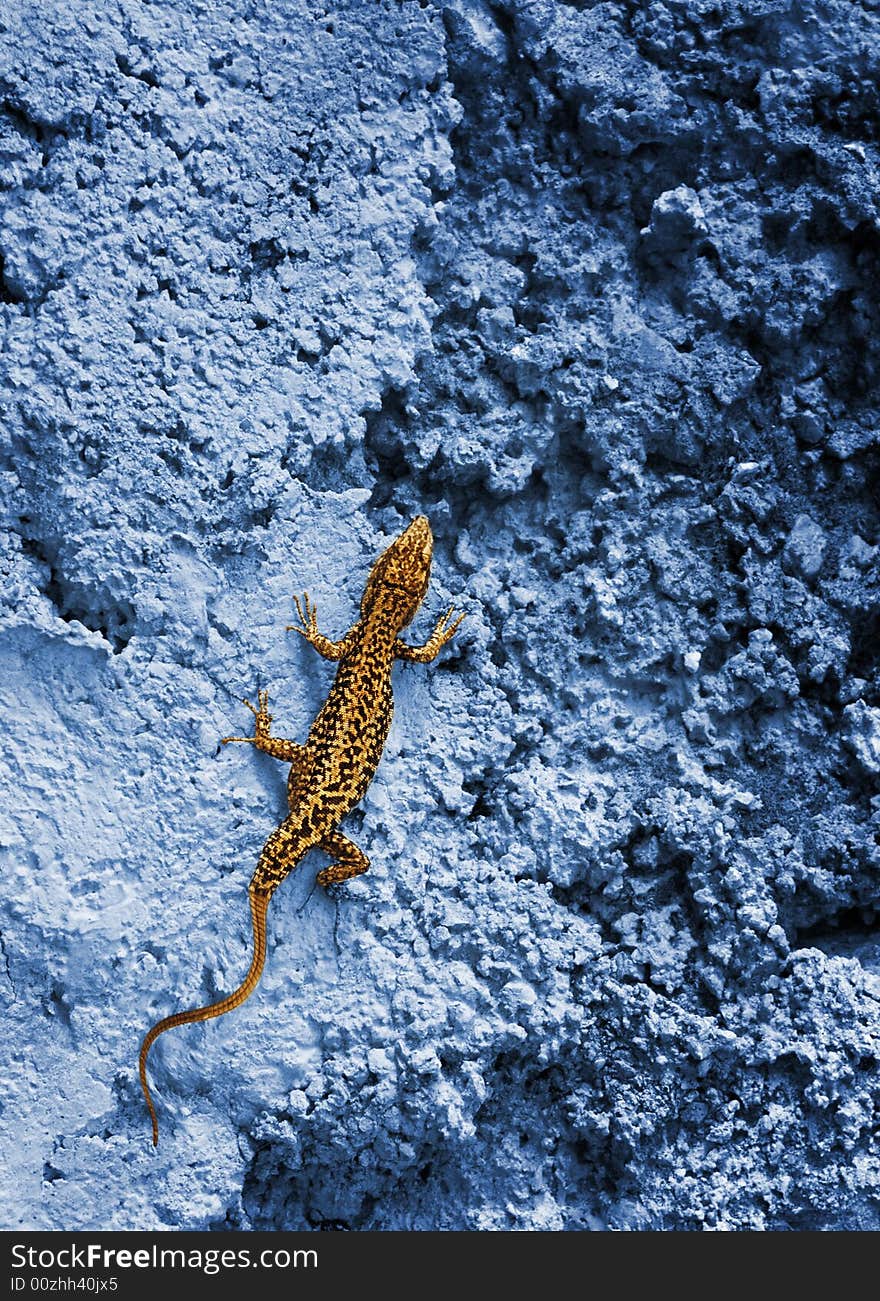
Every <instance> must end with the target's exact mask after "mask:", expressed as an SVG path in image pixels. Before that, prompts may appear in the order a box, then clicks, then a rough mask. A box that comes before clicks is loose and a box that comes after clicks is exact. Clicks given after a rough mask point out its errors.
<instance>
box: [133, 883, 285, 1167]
mask: <svg viewBox="0 0 880 1301" xmlns="http://www.w3.org/2000/svg"><path fill="white" fill-rule="evenodd" d="M248 897H249V899H250V904H251V919H252V922H253V930H254V949H253V956H252V957H251V965H250V968H249V970H248V973H247V975H246V976H245V978H244V980H243V981H242V983H241V984H240V985H239V987H238V989H236V990H235V991H234V993H232V994H230V995H229V996H228V997H227V998H222V999H220V1001H219V1002H217V1003H211V1004H209V1005H208V1006H207V1007H196V1008H192V1009H191V1010H190V1011H187V1012H174V1013H173V1014H172V1015H171V1016H166V1017H165V1018H164V1019H163V1020H161V1021H157V1022H156V1024H155V1025H154V1026H153V1028H152V1029H151V1030H149V1031H148V1032H147V1034H146V1035H145V1036H144V1041H143V1043H142V1044H141V1052H140V1057H139V1059H138V1072H139V1074H140V1079H141V1088H142V1089H143V1092H144V1098H145V1099H146V1103H147V1110H148V1111H149V1113H150V1122H151V1124H152V1126H153V1147H157V1146H158V1143H159V1122H158V1120H157V1119H156V1108H155V1107H154V1106H153V1099H152V1097H151V1096H150V1086H149V1084H148V1082H147V1058H148V1056H149V1053H150V1049H151V1048H152V1046H153V1044H154V1043H155V1042H156V1040H157V1039H158V1038H159V1035H160V1034H164V1033H165V1031H166V1030H171V1029H172V1028H173V1027H174V1026H176V1025H189V1024H190V1023H191V1022H193V1021H210V1020H211V1019H212V1017H215V1016H223V1014H224V1013H225V1012H231V1011H232V1010H233V1008H236V1007H241V1005H242V1003H243V1002H244V1001H245V999H247V998H249V997H250V995H251V994H252V993H253V992H254V990H255V989H256V987H257V984H258V983H259V979H260V976H261V975H262V973H263V966H264V964H265V961H266V910H267V909H268V907H269V899H270V898H271V892H269V891H258V890H254V889H250V890H249V891H248Z"/></svg>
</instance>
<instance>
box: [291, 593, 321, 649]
mask: <svg viewBox="0 0 880 1301" xmlns="http://www.w3.org/2000/svg"><path fill="white" fill-rule="evenodd" d="M293 603H294V605H295V606H296V612H297V614H298V615H299V623H289V624H288V625H287V631H288V632H298V633H299V634H300V636H302V637H305V639H306V641H314V639H315V638H316V637H317V636H318V607H317V605H315V603H314V601H313V600H312V599H311V598H310V596H309V594H308V592H303V599H302V605H301V604H300V600H299V597H298V596H294V598H293ZM303 607H305V608H303Z"/></svg>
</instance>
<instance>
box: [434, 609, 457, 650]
mask: <svg viewBox="0 0 880 1301" xmlns="http://www.w3.org/2000/svg"><path fill="white" fill-rule="evenodd" d="M454 614H455V606H454V605H450V607H449V609H448V610H447V611H446V613H445V614H443V615H441V616H440V618H439V619H438V620H437V627H436V628H435V629H434V636H435V637H437V638H438V639H439V641H440V645H441V646H445V645H446V643H447V642H448V641H449V639H450V637H452V636H453V635H454V634H455V630H456V629H457V628H458V627H459V625H460V624H461V622H462V620H463V619H464V614H460V615H459V616H458V618H457V619H456V620H455V623H450V622H449V620H450V619H451V618H452V616H453V615H454Z"/></svg>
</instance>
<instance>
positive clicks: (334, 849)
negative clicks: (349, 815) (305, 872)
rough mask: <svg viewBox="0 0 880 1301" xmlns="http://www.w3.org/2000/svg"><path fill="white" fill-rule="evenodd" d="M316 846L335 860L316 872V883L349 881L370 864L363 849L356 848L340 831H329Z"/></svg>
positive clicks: (360, 873) (331, 883) (359, 874)
mask: <svg viewBox="0 0 880 1301" xmlns="http://www.w3.org/2000/svg"><path fill="white" fill-rule="evenodd" d="M318 848H319V849H323V851H324V853H325V854H329V855H330V857H331V858H333V859H335V860H336V861H335V862H333V863H330V864H329V866H328V867H325V868H323V869H322V870H321V871H320V872H319V873H318V875H317V876H316V877H315V884H316V885H321V886H324V887H326V886H328V885H340V884H341V883H342V882H343V881H350V880H351V878H352V877H353V876H361V875H362V874H363V873H364V872H366V871H367V869H368V868H369V866H370V860H369V859H368V858H367V856H366V854H365V853H364V852H363V850H362V849H358V847H357V845H356V844H355V843H354V841H353V840H349V838H348V836H343V834H342V832H341V831H331V832H329V834H328V835H326V836H324V838H323V840H321V842H320V844H319V846H318Z"/></svg>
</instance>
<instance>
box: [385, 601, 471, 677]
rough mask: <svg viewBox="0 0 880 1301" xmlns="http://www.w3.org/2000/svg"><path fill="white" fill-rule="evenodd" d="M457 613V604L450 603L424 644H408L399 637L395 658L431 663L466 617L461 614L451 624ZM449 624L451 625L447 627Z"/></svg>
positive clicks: (415, 662)
mask: <svg viewBox="0 0 880 1301" xmlns="http://www.w3.org/2000/svg"><path fill="white" fill-rule="evenodd" d="M454 613H455V606H454V605H450V607H449V609H448V610H447V611H446V613H445V614H441V616H440V618H439V619H438V620H437V626H436V628H435V629H434V631H433V632H432V633H431V636H430V637H429V638H428V640H427V641H426V642H425V644H424V646H408V645H407V643H406V642H405V641H401V639H400V638H399V637H398V638H397V640H396V641H395V643H394V658H395V659H398V660H408V661H409V662H410V663H411V664H430V662H431V660H432V659H434V658H436V656H437V655H438V654H439V653H440V650H441V649H442V647H444V646H445V645H446V643H447V642H448V641H449V639H450V637H452V636H453V635H454V633H455V630H456V628H457V627H458V625H459V624H460V623H461V621H462V619H463V618H464V615H463V614H460V615H459V616H458V618H457V619H456V621H455V623H453V624H449V620H450V619H451V618H452V616H453V614H454ZM447 624H449V627H447Z"/></svg>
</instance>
